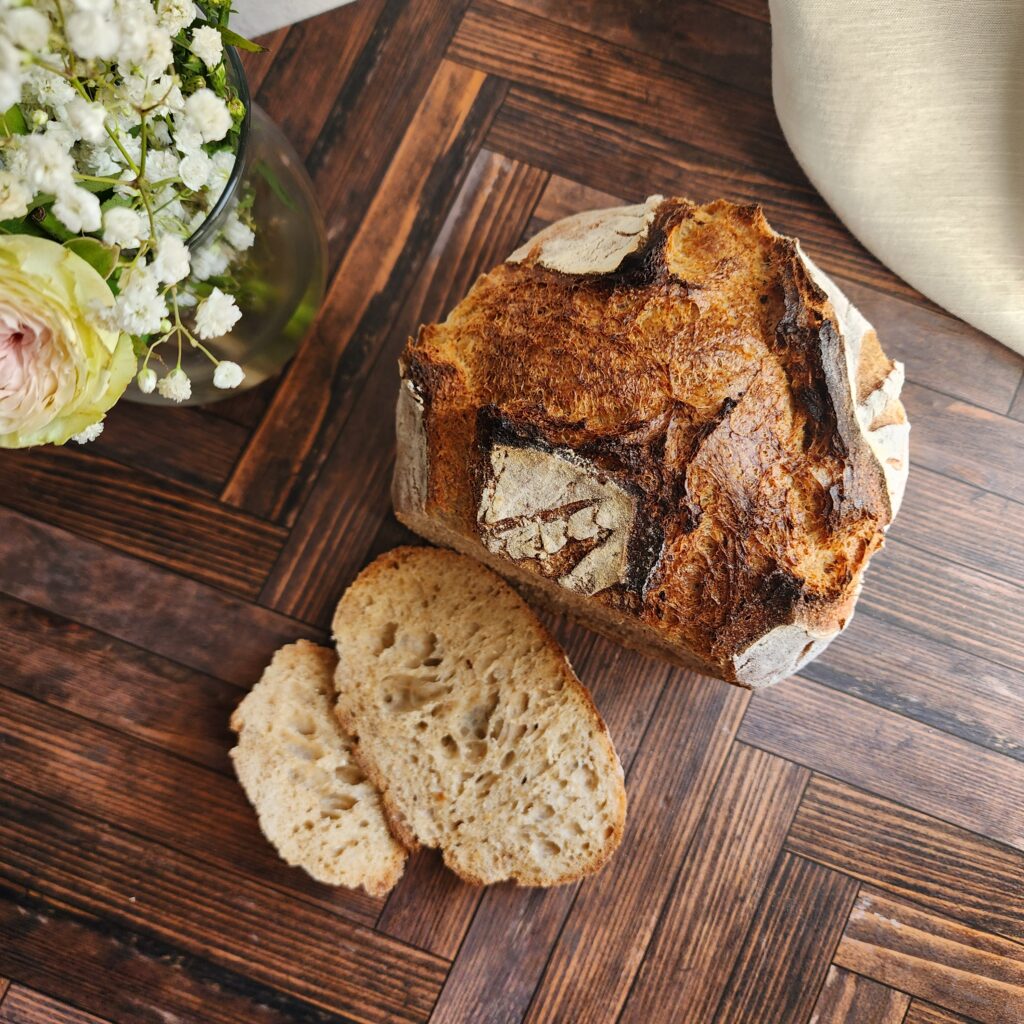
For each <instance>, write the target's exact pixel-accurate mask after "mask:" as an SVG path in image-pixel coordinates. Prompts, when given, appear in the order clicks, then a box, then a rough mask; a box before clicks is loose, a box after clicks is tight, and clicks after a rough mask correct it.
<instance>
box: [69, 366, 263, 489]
mask: <svg viewBox="0 0 1024 1024" xmlns="http://www.w3.org/2000/svg"><path fill="white" fill-rule="evenodd" d="M134 386H135V385H134V384H130V385H129V387H134ZM212 408H214V409H215V408H217V407H216V406H213V407H212ZM247 436H248V434H247V431H245V430H242V429H239V428H238V427H237V426H234V425H232V424H230V423H227V422H225V421H224V420H223V419H221V418H219V417H218V416H216V415H213V414H212V412H211V410H209V409H191V408H188V409H179V408H173V407H164V406H153V405H139V404H137V403H135V402H120V403H119V404H118V405H117V406H115V408H114V409H112V410H111V411H110V414H109V415H108V416H107V418H106V419H105V420H104V421H103V433H102V434H100V436H99V437H98V438H97V439H96V440H95V441H92V442H90V443H89V445H88V446H87V447H86V448H85V449H84V451H86V452H88V453H89V454H91V455H101V456H103V457H104V458H108V459H113V460H114V462H119V463H121V465H123V466H128V467H130V468H132V469H138V470H142V471H144V472H146V473H157V474H159V475H160V476H164V477H167V478H168V479H170V480H175V481H177V482H178V483H180V484H186V485H188V486H189V487H196V488H198V489H199V490H201V491H204V492H206V493H208V494H217V493H219V491H220V489H221V488H222V487H223V486H224V481H225V480H227V478H228V477H229V476H230V475H231V470H232V469H233V468H234V465H235V463H236V462H237V461H238V457H239V455H241V453H242V448H243V447H244V446H245V440H246V437H247Z"/></svg>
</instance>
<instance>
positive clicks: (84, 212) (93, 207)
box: [53, 185, 100, 235]
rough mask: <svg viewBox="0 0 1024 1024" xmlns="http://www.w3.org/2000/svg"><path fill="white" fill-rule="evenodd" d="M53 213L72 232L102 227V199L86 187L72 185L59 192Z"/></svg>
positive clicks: (76, 232) (94, 229) (96, 229)
mask: <svg viewBox="0 0 1024 1024" xmlns="http://www.w3.org/2000/svg"><path fill="white" fill-rule="evenodd" d="M53 215H54V216H55V217H56V218H57V220H59V221H60V222H61V223H62V224H63V225H64V226H65V227H66V228H67V229H68V231H70V232H71V233H72V234H75V235H77V234H79V232H82V231H98V230H99V227H100V201H99V200H98V199H97V198H96V196H94V195H93V194H92V192H89V191H87V190H86V189H84V188H79V187H78V186H77V185H72V186H71V188H66V189H62V190H61V191H59V192H58V193H57V199H56V201H55V202H54V204H53Z"/></svg>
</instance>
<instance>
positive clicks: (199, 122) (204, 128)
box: [185, 89, 231, 142]
mask: <svg viewBox="0 0 1024 1024" xmlns="http://www.w3.org/2000/svg"><path fill="white" fill-rule="evenodd" d="M185 119H186V122H187V124H189V125H190V126H191V127H193V128H195V130H196V131H198V132H199V134H200V135H202V137H203V142H219V141H220V140H221V139H223V138H224V136H225V135H227V133H228V130H229V129H230V128H231V115H230V114H229V113H228V108H227V104H226V103H225V102H224V101H223V100H222V99H221V98H220V97H219V96H218V95H217V94H216V93H215V92H214V91H213V90H212V89H197V90H196V91H195V92H194V93H192V95H191V96H189V98H188V99H187V100H185Z"/></svg>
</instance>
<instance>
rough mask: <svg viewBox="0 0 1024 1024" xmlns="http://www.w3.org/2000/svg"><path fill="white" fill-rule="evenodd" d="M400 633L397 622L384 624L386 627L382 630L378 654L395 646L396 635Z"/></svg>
mask: <svg viewBox="0 0 1024 1024" xmlns="http://www.w3.org/2000/svg"><path fill="white" fill-rule="evenodd" d="M397 633H398V623H397V622H387V623H385V624H384V628H383V629H382V630H381V631H380V640H379V650H378V651H377V653H378V654H382V653H383V652H384V651H386V650H387V649H388V648H389V647H394V646H395V636H396V635H397Z"/></svg>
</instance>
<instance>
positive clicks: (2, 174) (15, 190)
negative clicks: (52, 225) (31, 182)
mask: <svg viewBox="0 0 1024 1024" xmlns="http://www.w3.org/2000/svg"><path fill="white" fill-rule="evenodd" d="M30 202H32V189H30V188H29V187H28V185H26V184H25V182H23V181H22V180H21V179H20V178H18V177H16V176H15V175H13V174H11V172H10V171H0V220H13V219H14V218H15V217H24V216H25V214H26V213H28V206H29V203H30Z"/></svg>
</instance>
